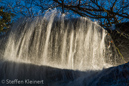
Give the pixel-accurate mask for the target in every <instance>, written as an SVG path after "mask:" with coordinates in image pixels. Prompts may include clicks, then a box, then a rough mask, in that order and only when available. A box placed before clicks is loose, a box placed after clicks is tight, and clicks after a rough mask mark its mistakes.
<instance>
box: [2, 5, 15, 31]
mask: <svg viewBox="0 0 129 86" xmlns="http://www.w3.org/2000/svg"><path fill="white" fill-rule="evenodd" d="M11 16H13V14H12V13H8V12H4V8H3V7H0V32H5V31H7V30H8V28H9V26H10V25H11Z"/></svg>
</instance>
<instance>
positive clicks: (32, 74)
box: [0, 61, 98, 86]
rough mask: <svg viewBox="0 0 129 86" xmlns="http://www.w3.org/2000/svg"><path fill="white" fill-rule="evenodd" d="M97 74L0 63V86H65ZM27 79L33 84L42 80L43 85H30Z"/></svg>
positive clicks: (5, 62)
mask: <svg viewBox="0 0 129 86" xmlns="http://www.w3.org/2000/svg"><path fill="white" fill-rule="evenodd" d="M97 73H98V71H87V72H83V71H77V70H76V71H75V70H69V69H59V68H53V67H48V66H38V65H33V64H27V63H17V62H10V61H0V81H1V82H0V86H65V85H66V84H68V83H69V82H73V81H74V80H76V79H77V78H80V77H86V76H87V77H88V78H89V79H90V78H92V77H93V75H95V74H97ZM91 75H92V77H91ZM28 79H29V81H32V82H34V81H33V80H36V81H41V80H43V84H42V83H40V84H35V83H34V84H30V83H29V82H27V81H26V80H28ZM3 80H4V81H3ZM2 81H3V82H2ZM18 81H21V82H20V84H18ZM22 81H23V82H24V83H22ZM8 83H10V84H8Z"/></svg>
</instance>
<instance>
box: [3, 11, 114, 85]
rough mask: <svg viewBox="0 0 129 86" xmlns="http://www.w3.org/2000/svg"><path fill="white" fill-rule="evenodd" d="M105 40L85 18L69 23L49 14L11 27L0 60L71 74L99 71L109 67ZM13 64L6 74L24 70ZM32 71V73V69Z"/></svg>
mask: <svg viewBox="0 0 129 86" xmlns="http://www.w3.org/2000/svg"><path fill="white" fill-rule="evenodd" d="M106 36H107V32H106V31H105V30H104V29H103V28H102V27H100V26H99V25H98V24H96V23H95V22H92V21H91V20H89V19H88V18H84V17H80V18H71V19H69V18H67V17H66V15H59V12H57V10H52V11H51V12H48V13H46V14H45V15H44V16H43V17H36V18H27V19H21V20H19V21H18V22H17V23H15V24H14V25H13V27H12V29H11V31H10V33H9V36H8V37H7V40H6V43H5V47H4V50H3V55H2V56H1V58H2V60H4V61H9V62H16V63H25V64H28V65H29V64H30V65H37V66H49V67H53V68H58V69H67V70H73V71H75V70H78V71H83V72H85V71H89V70H90V71H95V70H102V69H103V68H108V67H111V66H113V65H112V64H110V63H108V62H107V61H106V60H107V59H108V57H110V56H112V52H110V49H108V48H107V45H106V43H105V40H106ZM108 46H109V45H108ZM16 63H15V67H14V68H13V66H14V65H12V66H7V64H6V66H7V67H8V68H9V67H11V68H12V69H11V68H10V73H12V72H11V71H13V72H15V73H16V71H15V70H17V71H18V69H19V71H20V70H23V69H24V68H25V67H23V68H21V69H20V67H21V66H16ZM2 65H3V64H2ZM1 67H4V66H1ZM8 68H7V69H6V70H9V69H8ZM33 68H34V69H36V67H35V66H34V67H32V70H33ZM26 70H28V71H29V69H26ZM34 71H35V72H37V71H36V70H33V73H34ZM21 72H22V73H21V74H24V73H23V71H21ZM24 72H25V70H24ZM38 72H39V71H38ZM6 73H7V71H6ZM41 73H42V72H40V74H41ZM18 74H19V73H18ZM18 74H16V75H15V76H18ZM7 75H8V77H9V74H7ZM3 77H4V75H3ZM10 77H13V76H11V75H10ZM28 77H29V76H28ZM46 86H47V85H46ZM50 86H51V85H50ZM53 86H54V85H53ZM80 86H81V85H80Z"/></svg>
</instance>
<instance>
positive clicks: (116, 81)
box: [91, 63, 129, 86]
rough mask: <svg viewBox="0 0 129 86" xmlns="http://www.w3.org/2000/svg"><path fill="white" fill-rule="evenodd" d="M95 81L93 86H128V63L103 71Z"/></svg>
mask: <svg viewBox="0 0 129 86" xmlns="http://www.w3.org/2000/svg"><path fill="white" fill-rule="evenodd" d="M106 72H108V73H106ZM97 79H98V82H97V84H96V85H95V86H128V85H129V63H126V64H123V65H120V66H117V67H112V68H109V69H106V70H103V71H102V72H101V73H100V76H99V78H97ZM91 86H94V85H91Z"/></svg>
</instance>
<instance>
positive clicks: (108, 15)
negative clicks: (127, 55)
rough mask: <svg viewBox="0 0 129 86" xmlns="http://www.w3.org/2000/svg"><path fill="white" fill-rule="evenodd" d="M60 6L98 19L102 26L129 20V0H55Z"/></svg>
mask: <svg viewBox="0 0 129 86" xmlns="http://www.w3.org/2000/svg"><path fill="white" fill-rule="evenodd" d="M53 1H54V2H56V3H58V4H59V6H60V7H61V6H62V5H63V7H64V8H65V9H66V10H71V11H73V12H74V13H76V14H78V15H80V16H83V17H89V18H92V19H96V20H99V21H100V24H101V26H103V27H110V26H111V25H112V24H116V23H119V22H124V21H127V20H129V12H128V10H129V3H128V1H129V0H72V1H70V0H66V1H64V2H62V0H53Z"/></svg>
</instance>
